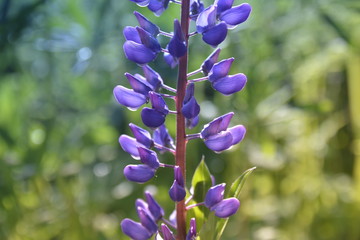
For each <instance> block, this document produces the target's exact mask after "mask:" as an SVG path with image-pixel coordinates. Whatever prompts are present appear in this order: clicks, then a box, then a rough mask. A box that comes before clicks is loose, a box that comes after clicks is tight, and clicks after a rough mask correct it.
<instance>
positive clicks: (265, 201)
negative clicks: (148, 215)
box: [0, 0, 360, 240]
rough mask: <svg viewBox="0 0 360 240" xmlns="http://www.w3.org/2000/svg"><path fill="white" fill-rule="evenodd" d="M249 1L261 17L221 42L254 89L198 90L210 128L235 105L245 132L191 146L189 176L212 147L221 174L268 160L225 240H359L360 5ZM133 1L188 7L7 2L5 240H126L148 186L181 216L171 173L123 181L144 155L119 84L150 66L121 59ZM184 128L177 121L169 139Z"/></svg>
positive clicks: (1, 146)
mask: <svg viewBox="0 0 360 240" xmlns="http://www.w3.org/2000/svg"><path fill="white" fill-rule="evenodd" d="M206 3H207V4H210V2H209V1H207V2H206ZM240 3H241V2H239V1H238V0H236V1H235V4H236V5H237V4H240ZM249 3H250V4H252V6H253V12H252V15H251V18H250V19H249V20H248V22H247V23H245V24H242V25H241V26H239V27H238V28H236V29H234V30H232V31H231V32H230V34H229V35H228V38H227V40H226V41H225V42H224V43H223V44H222V46H221V47H223V48H224V50H223V51H222V53H221V59H224V58H228V57H231V56H234V57H235V58H236V60H235V62H234V65H233V67H232V70H231V71H232V73H236V72H244V73H245V74H246V75H247V76H248V84H247V86H246V89H245V90H244V91H243V92H241V93H238V94H236V95H234V96H231V97H225V96H222V95H221V94H219V93H215V92H214V91H213V90H212V89H211V87H210V86H209V84H208V83H200V84H198V85H197V86H198V87H197V91H198V92H197V96H198V100H199V101H200V102H202V105H201V106H202V115H201V124H204V123H207V122H208V121H210V120H211V119H212V118H214V117H215V116H218V115H221V114H224V113H226V112H228V111H235V113H236V116H235V117H234V119H233V122H232V123H233V124H234V125H235V124H244V125H245V126H246V127H247V129H248V133H247V136H246V138H245V140H244V141H243V142H242V143H241V144H239V146H237V147H235V148H233V149H232V150H230V151H227V152H224V153H222V154H215V153H213V152H211V151H209V150H208V149H206V147H205V146H204V144H203V143H202V142H201V141H200V140H194V141H193V142H191V143H190V144H189V145H188V146H189V147H188V153H187V155H188V161H189V163H188V177H189V178H190V177H191V175H192V173H193V171H194V169H195V167H196V165H197V164H198V163H199V161H200V159H201V156H202V155H204V156H205V159H206V162H207V164H208V165H209V168H210V171H211V172H212V173H213V174H214V175H215V176H216V178H217V182H218V183H220V182H231V181H233V180H235V179H236V177H237V176H239V175H240V174H241V173H242V172H243V171H244V170H245V169H248V168H250V167H252V166H257V170H256V171H255V172H254V173H253V174H252V176H251V177H250V178H249V179H248V181H247V182H246V185H245V187H244V190H243V192H242V194H241V203H242V206H241V208H240V211H239V212H238V213H237V214H236V216H234V217H232V218H231V220H230V222H229V224H228V226H227V228H226V230H225V234H224V237H223V239H225V240H231V239H254V240H272V239H274V240H275V239H276V240H288V239H289V240H290V239H291V240H308V239H309V240H310V239H311V240H338V239H347V240H358V239H360V228H359V222H360V107H359V105H360V94H359V93H360V2H359V1H357V0H319V1H310V0H277V1H275V0H270V1H269V0H256V1H254V0H250V2H249ZM134 10H139V11H141V12H142V13H144V14H145V15H146V16H147V17H149V18H150V19H152V20H153V21H154V22H155V23H157V24H159V25H161V27H162V28H163V29H164V30H165V31H171V28H172V20H171V21H170V20H168V19H173V17H174V16H178V10H179V7H178V6H177V5H174V6H173V5H171V6H170V8H169V10H168V11H167V12H166V13H164V14H163V16H161V17H160V18H156V17H154V15H153V14H152V13H150V12H149V11H148V10H147V9H140V8H139V7H137V6H136V5H135V4H133V3H131V2H130V1H125V0H122V1H115V0H102V1H100V0H17V1H14V0H13V1H12V0H3V1H2V2H1V3H0V239H6V240H48V239H49V240H50V239H52V240H55V239H56V240H62V239H64V240H65V239H66V240H69V239H71V240H84V239H87V240H101V239H104V240H105V239H106V240H112V239H114V240H115V239H125V237H124V236H123V235H122V233H121V231H120V228H119V222H120V221H121V219H123V218H124V217H131V218H137V217H136V213H135V208H134V200H135V199H136V198H139V197H143V196H142V192H143V190H144V189H145V188H146V189H149V190H152V191H154V192H157V194H156V198H157V199H158V201H159V202H160V203H161V204H163V205H164V207H165V209H166V212H167V214H170V213H171V210H172V208H173V204H172V203H170V202H169V199H168V196H167V191H168V188H169V186H170V185H171V182H170V179H171V177H172V173H171V171H168V170H166V169H165V170H162V169H161V170H159V171H158V175H157V177H156V178H155V179H154V180H152V181H151V182H150V184H148V185H137V184H133V183H131V182H127V181H126V180H125V179H124V176H123V174H122V169H123V168H124V166H125V165H127V164H129V163H133V162H134V160H132V159H131V157H129V156H128V155H127V154H125V153H124V152H123V151H122V150H121V148H120V146H119V145H118V143H117V138H118V137H119V135H120V134H123V133H126V134H130V133H129V128H128V127H127V124H128V123H129V122H134V123H137V124H139V125H140V124H141V122H140V119H139V112H130V111H127V110H126V109H124V108H122V107H121V106H119V105H118V104H116V103H115V102H114V100H113V97H112V89H113V87H114V86H115V85H117V84H126V80H125V79H124V76H123V74H124V73H125V72H130V73H136V72H139V68H138V67H137V66H136V65H135V64H133V63H131V62H129V61H127V60H126V59H125V58H124V54H123V52H122V44H123V42H124V39H123V37H122V29H123V27H124V26H126V25H133V26H135V25H136V22H135V18H134V16H133V15H132V12H133V11H134ZM166 40H167V39H164V38H161V41H162V44H163V45H164V44H165V43H166ZM191 42H192V45H191V48H190V51H191V56H190V60H191V62H190V70H195V69H196V68H198V66H199V65H200V64H201V62H202V61H203V59H205V58H206V57H207V55H208V54H209V53H210V52H211V51H212V49H211V48H210V47H209V46H206V45H204V44H203V43H202V42H201V37H200V36H195V37H193V38H192V39H191ZM151 66H153V67H156V70H158V71H159V73H160V74H161V75H162V76H163V78H164V80H165V81H166V82H167V83H168V84H169V85H171V86H174V85H175V79H176V70H171V69H168V68H167V66H166V65H165V63H164V62H163V60H162V58H161V57H159V58H158V59H157V60H156V61H155V62H154V63H152V64H151ZM174 123H175V122H174V117H173V116H169V117H168V119H167V124H168V126H169V129H170V131H171V132H172V133H174V130H175V129H174ZM199 130H200V127H198V128H196V129H194V130H192V131H190V132H194V133H195V132H198V131H199ZM162 159H163V161H165V162H168V163H171V162H172V159H171V156H170V155H169V154H165V155H163V156H162ZM189 180H190V179H189Z"/></svg>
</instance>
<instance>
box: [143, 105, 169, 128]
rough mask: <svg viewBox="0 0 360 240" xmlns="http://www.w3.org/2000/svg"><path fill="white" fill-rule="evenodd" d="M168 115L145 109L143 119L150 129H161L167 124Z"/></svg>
mask: <svg viewBox="0 0 360 240" xmlns="http://www.w3.org/2000/svg"><path fill="white" fill-rule="evenodd" d="M165 117H166V115H165V114H164V113H162V112H159V111H157V110H155V109H151V108H143V109H142V111H141V119H142V121H143V123H144V124H145V125H146V126H147V127H150V128H157V127H160V126H161V125H162V124H163V123H164V122H165Z"/></svg>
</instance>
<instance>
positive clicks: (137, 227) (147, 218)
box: [121, 192, 164, 240]
mask: <svg viewBox="0 0 360 240" xmlns="http://www.w3.org/2000/svg"><path fill="white" fill-rule="evenodd" d="M145 197H146V202H145V201H144V200H142V199H137V200H136V202H135V206H136V210H137V213H138V216H139V219H140V223H139V222H135V221H133V220H131V219H129V218H125V219H124V220H122V221H121V228H122V231H123V232H124V233H125V234H126V235H127V236H129V237H130V238H132V239H134V240H146V239H150V238H151V236H152V235H153V234H155V233H157V232H158V226H157V222H158V221H159V220H160V219H161V218H162V217H163V216H164V210H163V209H162V207H161V206H160V205H159V204H158V203H157V202H156V200H155V199H154V198H153V196H152V195H151V194H150V193H149V192H145Z"/></svg>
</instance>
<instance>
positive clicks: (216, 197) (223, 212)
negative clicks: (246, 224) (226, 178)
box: [205, 183, 240, 218]
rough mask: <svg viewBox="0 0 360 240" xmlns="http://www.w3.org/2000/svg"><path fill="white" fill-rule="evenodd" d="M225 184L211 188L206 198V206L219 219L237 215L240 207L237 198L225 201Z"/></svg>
mask: <svg viewBox="0 0 360 240" xmlns="http://www.w3.org/2000/svg"><path fill="white" fill-rule="evenodd" d="M225 185H226V184H225V183H222V184H218V185H215V186H213V187H211V188H210V189H209V190H208V192H207V193H206V196H205V206H206V207H207V208H209V209H210V211H213V212H214V213H215V215H216V216H217V217H220V218H227V217H229V216H231V215H233V214H235V213H236V211H237V210H238V209H239V207H240V202H239V200H238V199H237V198H227V199H224V191H225Z"/></svg>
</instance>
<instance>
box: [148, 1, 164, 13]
mask: <svg viewBox="0 0 360 240" xmlns="http://www.w3.org/2000/svg"><path fill="white" fill-rule="evenodd" d="M168 5H169V0H150V2H149V5H148V8H149V10H150V11H152V12H153V13H154V14H155V15H156V16H160V15H161V14H162V13H163V12H164V11H165V10H166V9H167V7H168Z"/></svg>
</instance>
